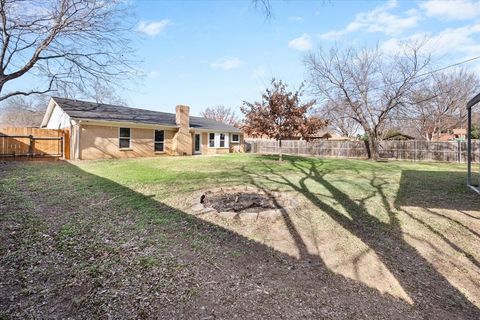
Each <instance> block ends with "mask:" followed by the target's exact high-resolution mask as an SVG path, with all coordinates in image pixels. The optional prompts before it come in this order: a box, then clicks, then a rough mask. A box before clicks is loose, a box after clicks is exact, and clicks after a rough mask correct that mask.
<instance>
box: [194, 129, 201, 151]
mask: <svg viewBox="0 0 480 320" xmlns="http://www.w3.org/2000/svg"><path fill="white" fill-rule="evenodd" d="M201 147H202V138H201V136H200V134H198V133H196V134H195V148H194V149H193V152H194V153H195V154H200V153H202V152H201Z"/></svg>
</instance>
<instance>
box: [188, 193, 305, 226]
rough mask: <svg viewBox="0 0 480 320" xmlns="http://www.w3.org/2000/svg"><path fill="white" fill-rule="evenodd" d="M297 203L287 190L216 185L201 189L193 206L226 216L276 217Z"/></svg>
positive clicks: (194, 208)
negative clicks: (215, 186)
mask: <svg viewBox="0 0 480 320" xmlns="http://www.w3.org/2000/svg"><path fill="white" fill-rule="evenodd" d="M296 207H298V201H296V200H295V199H294V198H292V197H291V196H289V195H288V194H286V193H282V192H278V191H270V190H263V189H259V188H253V187H228V188H215V189H209V190H205V191H202V192H201V193H198V194H197V195H196V197H195V199H194V201H193V205H192V207H191V208H190V209H191V211H192V212H193V213H194V214H203V213H216V214H218V215H220V216H223V217H226V218H242V219H243V218H246V219H249V218H253V219H258V218H275V217H279V216H281V215H282V212H283V213H285V212H286V211H289V210H291V209H294V208H296Z"/></svg>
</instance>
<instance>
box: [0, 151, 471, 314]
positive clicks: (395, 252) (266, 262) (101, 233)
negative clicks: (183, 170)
mask: <svg viewBox="0 0 480 320" xmlns="http://www.w3.org/2000/svg"><path fill="white" fill-rule="evenodd" d="M305 161H307V160H305ZM305 161H302V163H297V162H295V161H293V162H292V164H293V165H294V166H295V167H296V168H297V169H298V170H300V172H303V174H304V177H302V179H301V181H300V186H297V185H295V184H294V183H293V182H292V181H290V180H289V179H288V178H286V177H284V176H282V175H280V174H277V173H276V172H275V171H274V170H273V169H272V168H269V167H268V165H267V164H266V167H265V168H266V170H268V173H267V174H265V175H263V174H259V173H258V172H256V173H253V174H251V176H252V178H254V177H255V176H257V177H260V176H261V178H262V179H267V180H268V179H274V180H275V182H276V183H281V184H284V185H287V186H289V187H292V188H293V189H296V190H298V191H300V192H302V193H303V194H304V195H305V196H306V197H307V199H309V200H310V201H311V202H312V203H313V204H315V205H316V206H317V207H318V208H319V209H321V210H322V211H323V212H325V213H326V214H328V215H329V216H331V217H332V218H333V219H335V221H337V222H338V223H339V224H340V225H342V226H343V227H344V228H345V229H347V230H349V231H350V232H351V233H352V234H354V235H356V236H357V237H359V238H360V239H361V240H362V241H364V242H365V243H366V244H367V245H369V247H370V248H371V249H373V250H374V251H375V252H376V253H377V254H378V255H379V256H380V258H381V259H382V261H383V263H385V265H386V266H387V267H388V268H389V269H390V270H391V271H392V273H393V274H394V275H395V277H396V278H397V279H398V280H399V281H400V283H401V284H402V286H403V287H404V289H405V290H406V291H407V293H408V294H409V295H410V296H411V297H412V299H413V300H414V303H415V304H414V305H413V306H411V305H409V304H408V303H406V302H404V301H402V300H400V299H398V298H395V297H393V296H391V295H389V294H382V293H380V292H379V291H378V290H376V289H373V288H370V287H368V286H366V285H364V284H362V283H360V282H358V281H354V280H351V279H348V278H346V277H344V276H341V275H338V274H335V273H334V272H332V271H331V270H329V269H328V268H327V267H326V266H325V264H324V262H323V261H322V259H321V258H320V257H319V256H318V255H316V254H310V253H309V252H308V250H307V248H306V245H305V243H304V242H303V240H302V237H301V235H300V234H299V233H298V231H297V230H296V228H295V225H294V224H293V222H292V221H291V220H290V218H289V216H288V214H287V213H286V212H282V217H283V218H284V219H285V223H286V225H287V227H288V230H289V232H290V233H291V235H292V238H293V239H294V241H295V243H296V245H297V246H298V249H299V252H300V257H301V258H300V259H295V258H292V257H291V256H289V255H286V254H283V253H280V252H278V251H275V250H272V248H270V247H267V246H266V245H263V244H260V243H258V242H255V241H253V240H250V239H248V238H245V237H243V236H241V235H239V234H237V233H234V232H232V231H229V230H227V229H225V228H222V227H219V226H216V225H214V224H211V223H208V222H205V221H203V220H200V219H198V218H195V217H193V216H192V215H189V214H187V213H184V212H182V211H181V210H178V209H177V208H173V207H171V206H168V205H167V204H165V203H162V202H161V201H158V200H156V199H155V198H154V197H152V195H145V194H141V193H138V192H136V191H134V190H131V189H130V188H128V187H125V186H123V185H120V184H118V183H116V182H114V181H111V180H109V179H106V178H103V177H99V176H95V175H92V174H90V173H87V172H85V171H83V170H81V169H80V168H78V167H76V166H73V165H71V164H69V163H57V164H55V165H54V166H52V165H47V164H25V165H23V164H22V165H19V167H18V168H16V169H15V170H13V171H11V172H14V174H13V176H12V175H11V174H12V173H10V175H9V173H8V172H3V173H1V174H0V180H1V179H5V180H4V181H8V180H7V179H17V178H19V177H20V176H22V177H24V179H25V181H23V182H21V184H18V185H17V187H18V188H19V189H17V190H9V189H8V188H5V189H4V190H3V189H2V193H1V197H0V204H1V205H2V208H4V209H5V211H4V213H3V215H2V217H1V220H0V223H1V225H2V230H3V231H4V232H2V235H1V236H0V237H1V238H0V240H1V244H0V247H1V249H2V250H1V251H0V252H1V258H0V259H1V265H2V266H3V267H4V270H7V272H8V274H5V277H3V280H1V282H2V283H1V284H2V285H1V286H0V287H1V288H3V289H2V291H1V292H2V297H1V298H0V315H2V313H3V314H5V315H8V316H12V317H19V318H22V317H32V316H33V317H38V318H45V317H52V318H55V317H57V318H64V317H78V318H92V317H94V318H95V317H99V318H102V317H107V316H108V317H116V318H136V317H140V318H158V317H163V318H202V317H205V318H208V317H220V318H229V317H233V316H235V315H237V316H240V318H244V319H248V318H251V319H258V318H267V317H269V318H270V317H277V316H278V317H285V318H300V317H306V318H365V319H367V318H368V319H371V318H419V319H420V318H425V317H434V318H453V317H455V318H465V319H468V318H471V319H474V318H478V315H479V313H478V309H476V308H475V307H474V306H473V305H472V304H471V303H470V302H469V301H468V300H466V299H465V298H464V297H463V295H462V294H461V293H459V292H458V291H457V290H456V289H455V288H454V287H452V286H451V285H450V284H449V283H448V282H447V281H446V280H445V279H444V278H443V277H442V276H441V275H440V274H438V272H436V271H435V269H434V268H433V267H432V266H431V265H430V264H429V263H428V262H427V261H425V260H424V259H423V258H422V257H421V256H420V255H419V254H418V253H417V252H416V251H415V250H414V249H413V248H412V247H411V246H409V245H408V244H407V243H406V242H405V241H404V240H403V238H402V235H401V233H400V228H399V226H398V225H397V220H396V217H395V214H394V213H393V212H390V214H391V223H390V225H385V224H383V223H381V222H379V221H378V220H376V219H375V218H374V217H372V216H370V215H369V214H368V212H367V211H366V210H365V208H364V207H363V206H361V205H358V204H357V203H356V202H354V201H352V200H351V199H350V198H349V197H348V195H346V194H344V193H343V192H341V191H340V190H338V189H337V188H336V187H335V186H333V185H332V184H331V183H329V182H328V181H327V180H325V179H324V177H323V172H321V168H319V166H320V165H321V163H320V162H318V161H311V162H308V161H307V162H305ZM305 165H307V166H305ZM306 167H308V169H306ZM245 172H247V170H245ZM307 180H312V181H315V182H316V183H320V184H322V185H324V186H325V188H326V189H327V190H329V191H330V192H331V193H332V195H334V196H335V199H337V201H338V202H339V203H341V204H342V206H344V207H345V209H346V210H347V211H348V213H349V214H350V215H351V216H352V217H353V220H352V221H351V220H349V219H347V218H346V217H345V216H343V215H342V214H340V213H339V212H338V211H337V210H335V209H334V208H332V207H331V206H329V205H328V204H326V203H324V202H323V201H322V199H321V198H319V196H318V195H316V194H313V193H312V192H311V191H310V190H309V189H308V187H307V185H306V181H307ZM252 182H253V183H255V181H254V180H252ZM372 183H373V184H374V185H375V186H377V187H378V188H379V189H378V190H379V191H378V192H381V182H380V183H378V184H377V182H375V181H373V182H372ZM22 195H23V196H22ZM22 197H23V198H22ZM33 199H34V200H35V202H36V203H35V205H34V206H33V207H29V206H28V205H27V204H26V201H31V200H33ZM22 201H23V202H22ZM47 208H49V209H47ZM47 210H49V211H48V212H47ZM27 215H28V216H31V217H30V218H29V220H28V221H33V222H32V223H30V224H32V225H34V226H35V225H36V226H39V225H42V226H43V227H42V228H39V229H38V230H37V228H35V229H34V230H33V231H32V232H34V233H35V234H34V235H33V236H32V235H31V234H26V233H25V232H24V229H25V228H26V229H25V230H27V229H28V228H30V227H31V226H30V224H29V225H22V224H25V221H26V220H25V216H27ZM12 221H13V222H14V223H10V222H12ZM19 225H22V227H21V228H20V227H19ZM19 230H20V231H19ZM25 236H27V238H25ZM234 253H235V254H234ZM236 253H241V254H239V255H237V254H236ZM42 264H46V267H45V268H44V269H42V268H40V267H41V265H42ZM32 268H33V270H36V271H35V272H30V271H29V270H32ZM77 269H78V272H77V271H74V270H77ZM185 278H187V280H185ZM30 283H33V284H38V285H39V286H40V289H38V290H37V288H36V287H30V286H29V285H27V284H30ZM45 289H48V290H45ZM431 292H434V293H439V294H440V296H438V297H434V296H432V295H431V294H430V293H431ZM4 293H5V295H4ZM7 293H8V295H7ZM11 299H13V300H11Z"/></svg>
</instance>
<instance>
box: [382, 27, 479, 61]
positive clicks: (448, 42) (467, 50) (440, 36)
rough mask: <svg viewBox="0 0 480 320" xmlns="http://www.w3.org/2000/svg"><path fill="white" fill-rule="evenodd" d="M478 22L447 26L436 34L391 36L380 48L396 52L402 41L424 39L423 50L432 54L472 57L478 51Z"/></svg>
mask: <svg viewBox="0 0 480 320" xmlns="http://www.w3.org/2000/svg"><path fill="white" fill-rule="evenodd" d="M479 35H480V23H479V24H473V25H468V26H465V27H461V28H447V29H444V30H442V31H441V32H439V33H437V34H433V35H432V34H425V33H423V34H422V33H417V34H413V35H411V36H409V37H404V38H400V39H399V38H393V39H390V40H388V41H385V42H384V43H383V44H382V45H381V49H382V50H384V51H385V52H389V53H393V52H397V51H398V50H399V48H400V47H401V43H402V42H406V41H407V42H410V41H425V40H426V43H425V45H424V47H423V49H424V50H425V52H428V53H431V54H433V55H445V54H449V55H450V54H461V55H463V56H464V57H473V56H476V55H478V53H479V52H480V39H479V37H478V36H479Z"/></svg>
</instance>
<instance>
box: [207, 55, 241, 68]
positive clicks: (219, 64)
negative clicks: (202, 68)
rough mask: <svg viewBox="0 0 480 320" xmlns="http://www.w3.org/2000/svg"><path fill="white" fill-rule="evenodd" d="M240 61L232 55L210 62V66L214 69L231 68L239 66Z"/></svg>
mask: <svg viewBox="0 0 480 320" xmlns="http://www.w3.org/2000/svg"><path fill="white" fill-rule="evenodd" d="M242 63H243V61H242V60H240V59H239V58H235V57H233V58H224V59H220V60H217V61H215V62H213V63H212V64H210V66H211V67H212V68H214V69H222V70H231V69H235V68H238V67H240V66H241V65H242Z"/></svg>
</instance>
